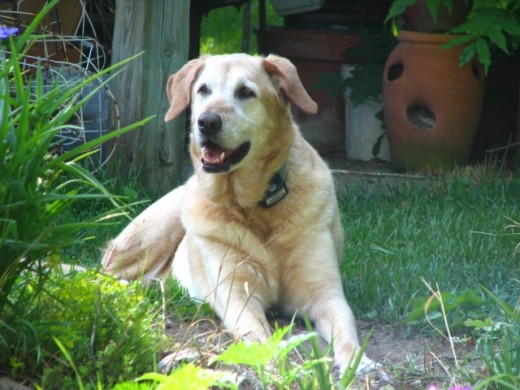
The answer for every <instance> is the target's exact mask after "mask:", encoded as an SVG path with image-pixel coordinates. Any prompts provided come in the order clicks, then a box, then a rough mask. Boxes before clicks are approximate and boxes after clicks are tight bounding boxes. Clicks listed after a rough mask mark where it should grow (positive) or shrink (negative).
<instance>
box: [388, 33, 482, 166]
mask: <svg viewBox="0 0 520 390" xmlns="http://www.w3.org/2000/svg"><path fill="white" fill-rule="evenodd" d="M452 38H453V36H450V35H445V34H432V33H418V32H410V31H401V32H400V33H399V35H398V39H399V44H398V45H397V46H396V48H395V49H394V51H393V52H392V53H391V54H390V56H389V57H388V60H387V62H386V64H385V70H384V80H383V97H384V113H385V124H386V128H387V133H388V140H389V144H390V155H391V159H392V162H393V164H394V166H395V167H396V168H397V169H399V170H407V171H439V170H442V169H445V168H452V167H453V166H455V165H457V164H463V163H465V162H467V160H468V158H469V155H470V152H471V146H472V143H473V140H474V138H475V132H476V129H477V126H478V123H479V119H480V111H481V107H482V97H483V92H484V75H483V71H482V67H481V66H480V64H479V63H477V62H476V61H474V62H472V63H468V64H466V65H464V66H459V55H460V53H461V51H462V50H463V47H460V46H459V47H455V48H451V49H444V48H442V45H444V44H445V43H446V42H449V41H450V40H451V39H452Z"/></svg>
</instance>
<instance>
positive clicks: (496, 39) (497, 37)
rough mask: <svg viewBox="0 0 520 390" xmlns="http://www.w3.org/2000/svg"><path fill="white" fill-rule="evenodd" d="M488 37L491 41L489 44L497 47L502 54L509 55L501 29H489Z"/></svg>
mask: <svg viewBox="0 0 520 390" xmlns="http://www.w3.org/2000/svg"><path fill="white" fill-rule="evenodd" d="M488 36H489V39H491V42H493V43H494V44H495V45H497V46H498V47H499V48H500V49H501V50H502V51H503V52H505V53H507V54H509V50H508V48H507V40H506V36H505V35H504V34H503V33H502V30H501V29H497V28H490V29H489V30H488Z"/></svg>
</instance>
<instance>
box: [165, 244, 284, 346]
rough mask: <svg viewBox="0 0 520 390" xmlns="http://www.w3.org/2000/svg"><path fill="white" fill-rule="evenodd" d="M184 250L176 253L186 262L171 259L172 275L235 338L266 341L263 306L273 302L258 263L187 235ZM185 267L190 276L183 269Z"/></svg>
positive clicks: (270, 290) (267, 330) (219, 245)
mask: <svg viewBox="0 0 520 390" xmlns="http://www.w3.org/2000/svg"><path fill="white" fill-rule="evenodd" d="M189 247H191V250H190V249H189ZM195 247H197V249H198V250H196V249H195ZM183 249H184V245H181V248H180V252H179V255H180V254H182V253H184V254H185V255H186V257H185V259H186V261H185V262H180V261H179V262H178V263H177V264H175V263H176V262H177V261H178V260H180V259H177V258H176V259H175V260H174V274H175V275H176V277H177V278H178V279H179V280H181V282H182V283H183V284H185V285H186V286H190V288H188V289H189V290H190V293H192V294H193V295H194V296H195V297H196V298H198V299H201V300H205V301H206V302H208V303H209V304H210V305H211V307H212V308H213V310H215V313H216V314H217V315H218V317H219V318H220V319H221V320H222V322H223V324H224V326H225V328H226V329H227V330H229V331H231V332H233V334H234V335H235V336H236V337H238V338H241V339H245V340H247V341H258V342H263V341H265V340H266V339H267V338H268V337H269V336H270V335H271V331H270V328H269V324H268V322H267V318H266V316H265V308H266V307H267V306H269V305H270V304H271V303H272V299H271V298H270V297H271V296H272V289H271V287H272V286H269V285H268V284H269V282H268V281H267V280H266V279H265V278H264V275H263V274H262V272H261V269H259V268H260V266H259V264H258V263H257V262H255V260H254V259H251V258H250V257H249V256H247V255H245V254H244V253H243V252H241V251H240V250H238V249H236V248H232V247H231V246H229V245H225V244H221V243H218V242H215V241H213V240H210V239H207V238H201V237H197V238H195V239H193V237H192V236H188V237H187V240H186V251H183ZM194 249H195V250H194ZM187 267H189V268H190V271H189V275H188V274H187V273H186V272H183V270H184V271H186V269H187ZM275 288H276V287H275Z"/></svg>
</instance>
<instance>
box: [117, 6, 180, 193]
mask: <svg viewBox="0 0 520 390" xmlns="http://www.w3.org/2000/svg"><path fill="white" fill-rule="evenodd" d="M189 5H190V2H189V1H188V0H185V1H171V0H117V2H116V19H115V28H114V41H113V45H112V47H113V58H114V59H115V60H118V59H123V58H127V57H129V56H130V55H134V54H136V53H139V52H141V51H144V55H143V56H142V57H141V58H140V59H139V60H137V61H134V63H132V64H131V65H130V66H129V67H127V69H126V70H125V72H124V73H123V74H122V75H121V76H120V77H119V78H118V79H117V81H116V83H115V86H116V87H115V88H114V95H115V96H116V99H117V102H118V107H119V111H120V113H121V125H123V126H124V125H126V124H129V123H132V122H135V121H137V120H139V119H142V118H146V117H149V116H152V115H153V116H155V117H154V119H152V120H151V121H150V122H148V123H147V124H146V125H145V126H143V127H142V128H141V129H139V130H136V131H134V132H132V133H131V134H129V135H128V136H127V137H125V138H124V139H122V146H121V147H122V148H123V149H124V155H125V157H126V158H125V159H124V160H122V159H121V158H119V161H117V163H116V165H117V170H118V174H119V175H121V172H124V171H127V169H125V168H126V164H127V165H129V166H130V170H129V171H130V172H133V173H138V176H137V177H138V178H139V180H140V182H141V185H142V186H143V187H144V188H146V189H148V190H150V191H151V192H152V193H155V194H164V193H165V192H167V191H170V190H171V189H173V188H174V187H175V186H177V185H178V184H179V183H180V180H181V170H182V155H183V146H184V132H185V121H184V117H183V116H182V117H179V118H178V119H177V120H175V121H173V122H171V123H168V124H167V123H165V122H164V114H165V113H166V110H167V108H168V104H169V103H168V99H167V95H166V81H167V79H168V76H169V75H170V74H172V73H175V72H176V71H177V70H179V69H180V68H181V67H182V65H183V64H184V63H185V62H186V61H187V59H188V43H189ZM118 155H119V156H120V157H121V153H119V154H118Z"/></svg>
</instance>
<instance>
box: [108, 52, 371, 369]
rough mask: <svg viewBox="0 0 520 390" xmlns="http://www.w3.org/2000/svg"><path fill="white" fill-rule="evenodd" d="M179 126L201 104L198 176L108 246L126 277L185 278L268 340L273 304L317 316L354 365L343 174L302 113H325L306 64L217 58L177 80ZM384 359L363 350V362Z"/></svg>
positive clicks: (237, 322)
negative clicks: (340, 189) (340, 190)
mask: <svg viewBox="0 0 520 390" xmlns="http://www.w3.org/2000/svg"><path fill="white" fill-rule="evenodd" d="M167 95H168V98H169V101H170V107H169V109H168V111H167V113H166V116H165V120H166V121H171V120H173V119H174V118H176V117H177V116H178V115H180V114H181V113H182V112H183V111H184V110H185V109H187V108H188V107H190V108H191V128H192V131H191V134H190V146H189V151H190V155H191V159H192V162H193V166H194V174H193V175H192V177H191V178H189V179H188V180H187V182H186V183H185V184H184V185H182V186H180V187H178V188H176V189H174V190H173V191H172V192H170V193H169V194H167V195H165V196H164V197H163V198H161V199H159V200H158V201H157V202H155V203H153V204H152V205H151V206H149V207H148V208H147V209H146V210H144V211H143V212H142V213H141V214H140V215H139V216H138V217H136V218H135V219H134V220H133V221H132V222H131V223H130V224H129V225H128V226H127V227H126V228H125V229H124V230H123V231H122V232H121V233H120V235H119V236H118V237H116V238H115V239H114V240H113V241H111V242H110V243H109V245H108V248H107V250H106V251H105V254H104V257H103V260H102V263H103V266H104V269H105V271H106V272H108V273H110V274H114V275H117V276H119V277H122V278H125V279H133V278H137V277H139V276H144V277H165V276H167V275H169V274H173V276H174V277H175V278H177V279H178V281H179V282H180V284H181V285H182V286H184V287H185V288H186V289H187V290H188V291H189V293H190V295H191V296H193V297H195V298H197V299H200V300H204V301H207V302H208V303H209V304H210V305H211V307H212V308H213V309H214V311H215V312H216V314H217V315H218V316H219V317H220V319H221V320H222V322H223V324H224V326H225V327H226V328H227V329H229V330H231V331H232V332H233V333H234V334H235V335H236V336H237V337H240V338H243V339H245V340H249V341H258V342H264V341H265V340H266V339H267V338H268V337H269V335H270V334H271V330H270V327H269V324H268V321H267V319H266V315H265V310H266V309H267V308H269V307H273V306H274V307H277V308H279V309H281V310H282V311H284V312H286V313H288V314H291V315H292V314H294V313H296V314H299V315H302V316H307V318H308V319H310V320H311V321H312V322H313V323H314V324H315V327H316V329H317V331H318V332H319V333H320V334H321V336H322V337H323V338H324V339H325V340H327V341H328V342H332V343H333V350H334V359H335V362H336V363H337V364H338V365H339V366H340V369H341V371H344V370H345V369H346V368H347V367H349V364H351V362H352V361H353V358H354V357H355V356H356V355H357V353H358V352H359V349H360V346H359V340H358V337H357V331H356V325H355V320H354V316H353V314H352V311H351V309H350V307H349V305H348V303H347V300H346V299H345V295H344V292H343V287H342V281H341V276H340V271H339V264H340V262H341V261H342V259H343V228H342V225H341V219H340V213H339V209H338V204H337V200H336V195H335V190H334V183H333V178H332V174H331V172H330V170H329V168H328V167H327V165H326V164H325V163H324V161H323V160H322V159H321V158H320V156H319V155H318V153H317V152H316V151H315V150H314V149H313V148H312V147H311V146H310V145H309V143H307V141H306V140H305V139H304V138H303V136H302V134H301V133H300V131H299V128H298V127H297V125H296V124H295V122H294V120H293V116H292V113H291V106H295V107H296V108H298V109H300V110H302V111H303V112H304V113H306V114H315V113H316V112H317V111H318V106H317V104H316V103H315V102H314V101H313V100H312V99H311V97H310V96H309V95H308V94H307V92H306V91H305V89H304V87H303V85H302V83H301V81H300V79H299V77H298V73H297V70H296V68H295V66H294V65H293V64H292V63H291V62H290V61H289V60H287V59H285V58H283V57H279V56H275V55H269V56H267V57H253V56H249V55H246V54H231V55H219V56H205V57H201V58H198V59H194V60H192V61H190V62H188V63H187V64H186V65H184V67H183V68H182V69H180V70H179V71H178V72H177V73H176V74H174V75H172V76H170V78H169V79H168V83H167ZM371 364H372V361H371V360H370V359H368V358H367V357H366V356H365V355H363V356H361V364H360V366H359V368H358V370H359V369H365V368H366V367H368V366H370V365H371Z"/></svg>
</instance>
